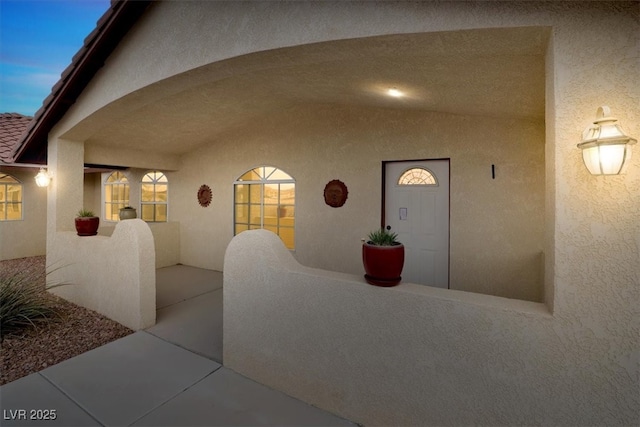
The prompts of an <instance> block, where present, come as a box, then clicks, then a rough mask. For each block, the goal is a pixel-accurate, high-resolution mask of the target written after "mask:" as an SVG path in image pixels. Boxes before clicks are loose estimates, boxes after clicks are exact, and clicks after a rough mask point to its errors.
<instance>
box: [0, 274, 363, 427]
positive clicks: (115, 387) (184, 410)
mask: <svg viewBox="0 0 640 427" xmlns="http://www.w3.org/2000/svg"><path fill="white" fill-rule="evenodd" d="M156 299H157V310H158V312H157V316H158V317H157V324H156V325H155V326H153V327H151V328H149V329H148V330H146V331H139V332H136V333H134V334H132V335H129V336H127V337H124V338H122V339H120V340H117V341H114V342H112V343H109V344H107V345H104V346H102V347H99V348H97V349H95V350H92V351H89V352H87V353H84V354H81V355H79V356H77V357H74V358H72V359H69V360H66V361H64V362H62V363H59V364H57V365H55V366H51V367H49V368H47V369H44V370H42V371H40V372H38V373H36V374H32V375H29V376H27V377H24V378H21V379H19V380H17V381H14V382H11V383H9V384H6V385H4V386H2V387H0V407H1V408H2V414H1V416H2V418H0V425H2V426H16V425H29V426H36V425H42V426H68V427H71V426H258V425H260V426H265V425H271V426H288V425H290V426H314V425H315V426H353V425H354V424H353V423H351V422H349V421H347V420H344V419H342V418H339V417H336V416H334V415H332V414H329V413H327V412H324V411H322V410H320V409H318V408H315V407H313V406H310V405H308V404H306V403H304V402H301V401H299V400H297V399H294V398H292V397H289V396H287V395H285V394H283V393H280V392H277V391H274V390H272V389H269V388H268V387H265V386H263V385H261V384H258V383H256V382H254V381H252V380H249V379H247V378H245V377H243V376H242V375H239V374H237V373H235V372H233V371H231V370H229V369H226V368H225V367H223V366H222V365H221V364H220V362H221V361H222V273H220V272H214V271H209V270H202V269H197V268H193V267H186V266H174V267H168V268H163V269H159V270H158V272H157V298H156Z"/></svg>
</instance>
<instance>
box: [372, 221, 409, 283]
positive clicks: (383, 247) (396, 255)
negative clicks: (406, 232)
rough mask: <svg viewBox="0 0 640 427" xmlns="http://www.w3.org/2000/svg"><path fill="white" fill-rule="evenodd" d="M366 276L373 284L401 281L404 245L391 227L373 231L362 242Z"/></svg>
mask: <svg viewBox="0 0 640 427" xmlns="http://www.w3.org/2000/svg"><path fill="white" fill-rule="evenodd" d="M362 263H363V264H364V270H365V272H366V274H365V275H364V278H365V279H366V281H367V282H368V283H370V284H372V285H376V286H385V287H388V286H395V285H397V284H398V283H400V280H401V279H402V278H401V276H400V275H401V274H402V267H404V245H403V244H402V243H400V242H398V235H397V234H396V233H392V232H391V230H390V227H387V229H384V228H380V229H379V230H375V231H372V232H371V233H369V236H368V238H367V240H366V241H365V242H363V243H362Z"/></svg>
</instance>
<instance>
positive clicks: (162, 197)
mask: <svg viewBox="0 0 640 427" xmlns="http://www.w3.org/2000/svg"><path fill="white" fill-rule="evenodd" d="M155 201H156V202H164V203H166V202H167V184H156V199H155Z"/></svg>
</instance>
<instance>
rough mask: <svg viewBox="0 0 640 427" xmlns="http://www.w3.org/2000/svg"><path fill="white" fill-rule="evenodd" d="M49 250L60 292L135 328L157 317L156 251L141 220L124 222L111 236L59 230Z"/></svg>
mask: <svg viewBox="0 0 640 427" xmlns="http://www.w3.org/2000/svg"><path fill="white" fill-rule="evenodd" d="M51 248H52V249H51V250H50V251H48V252H47V267H48V270H49V271H50V273H49V274H48V276H47V282H48V283H49V284H55V283H59V284H64V286H60V287H56V288H54V289H53V290H52V292H54V293H55V294H57V295H59V296H61V297H63V298H65V299H67V300H69V301H72V302H74V303H76V304H79V305H81V306H83V307H87V308H89V309H91V310H95V311H97V312H98V313H101V314H103V315H105V316H107V317H109V318H110V319H113V320H115V321H117V322H119V323H121V324H123V325H125V326H127V327H129V328H131V329H133V330H139V329H144V328H148V327H150V326H153V325H154V324H155V320H156V284H155V277H156V275H155V251H154V248H153V236H152V234H151V231H150V230H149V226H148V225H147V224H146V223H145V222H144V221H142V220H140V219H130V220H127V221H122V222H120V223H118V225H117V226H116V228H115V230H114V232H113V234H112V235H111V237H105V236H78V235H76V233H73V232H58V233H56V234H55V242H52V244H51Z"/></svg>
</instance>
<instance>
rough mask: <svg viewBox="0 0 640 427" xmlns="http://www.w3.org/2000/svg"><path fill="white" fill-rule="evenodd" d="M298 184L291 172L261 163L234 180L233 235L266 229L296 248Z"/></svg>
mask: <svg viewBox="0 0 640 427" xmlns="http://www.w3.org/2000/svg"><path fill="white" fill-rule="evenodd" d="M295 201H296V183H295V180H294V179H293V178H292V177H291V175H289V174H287V173H286V172H284V171H282V170H280V169H277V168H274V167H271V166H260V167H257V168H254V169H251V170H250V171H247V172H246V173H244V174H243V175H242V176H241V177H240V178H238V179H237V180H236V182H235V183H234V234H238V233H241V232H243V231H245V230H254V229H258V228H264V229H266V230H271V231H273V232H274V233H276V234H277V235H278V236H280V238H281V239H282V241H283V242H284V244H285V246H286V247H287V248H289V249H294V223H295Z"/></svg>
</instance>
